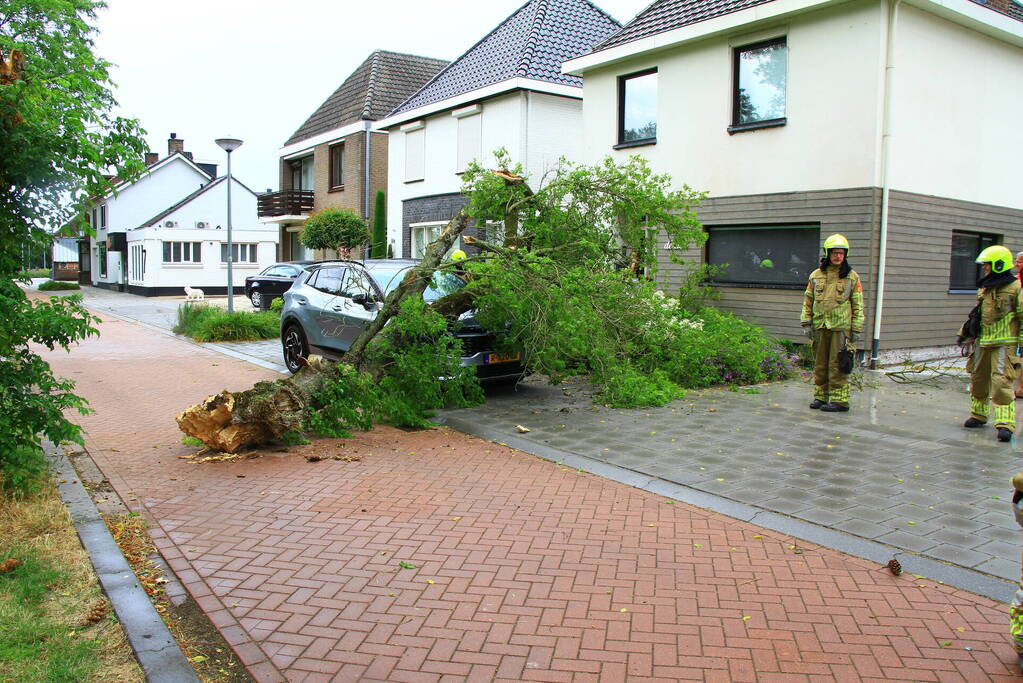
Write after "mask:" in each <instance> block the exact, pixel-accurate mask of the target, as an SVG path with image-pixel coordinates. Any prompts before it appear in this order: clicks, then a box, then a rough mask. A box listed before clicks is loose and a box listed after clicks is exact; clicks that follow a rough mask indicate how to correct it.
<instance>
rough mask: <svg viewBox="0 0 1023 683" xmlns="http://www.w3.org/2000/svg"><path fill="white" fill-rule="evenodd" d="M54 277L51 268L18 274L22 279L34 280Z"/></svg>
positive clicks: (30, 270) (35, 269)
mask: <svg viewBox="0 0 1023 683" xmlns="http://www.w3.org/2000/svg"><path fill="white" fill-rule="evenodd" d="M51 275H53V271H51V270H50V269H49V268H29V269H28V270H23V271H21V272H20V273H18V277H19V279H20V278H34V277H50V276H51Z"/></svg>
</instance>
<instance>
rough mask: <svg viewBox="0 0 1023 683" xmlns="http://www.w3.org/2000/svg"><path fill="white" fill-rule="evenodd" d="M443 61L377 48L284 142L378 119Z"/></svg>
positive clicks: (414, 88) (423, 81) (428, 76)
mask: <svg viewBox="0 0 1023 683" xmlns="http://www.w3.org/2000/svg"><path fill="white" fill-rule="evenodd" d="M447 63H448V62H447V60H445V59H433V58H431V57H419V56H417V55H406V54H401V53H398V52H388V51H386V50H377V51H376V52H374V53H373V54H371V55H370V56H369V57H367V58H366V61H364V62H363V63H362V64H360V65H359V68H357V69H356V70H355V71H353V72H352V74H351V75H350V76H349V77H348V78H346V79H345V82H344V83H342V84H341V85H340V86H339V87H338V89H337V90H335V91H334V94H333V95H331V96H330V97H328V98H327V100H326V101H325V102H324V103H323V104H321V105H320V106H319V108H318V109H317V110H316V111H314V112H313V115H312V116H310V117H309V118H308V119H307V120H306V122H305V123H303V124H302V125H301V126H299V128H298V130H296V131H295V132H294V134H293V135H292V136H291V137H290V138H288V141H287V142H285V143H284V144H285V145H290V144H292V143H294V142H301V141H302V140H305V139H307V138H311V137H313V136H314V135H319V134H320V133H326V132H327V131H330V130H334V129H336V128H340V127H341V126H345V125H348V124H349V123H354V122H356V121H361V120H365V121H376V120H377V119H381V118H383V117H384V116H386V115H387V114H388V113H389V112H390V111H391V110H392V109H394V108H395V107H396V106H398V105H399V104H401V103H402V102H404V101H405V99H406V98H407V97H408V96H409V95H411V94H412V93H414V92H415V91H416V90H417V89H418V88H419V87H420V86H421V85H423V83H426V82H427V81H428V80H430V78H432V77H433V76H434V75H435V74H436V73H437V72H438V71H440V70H441V69H442V68H443V67H444V65H445V64H447Z"/></svg>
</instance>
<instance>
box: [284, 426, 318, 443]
mask: <svg viewBox="0 0 1023 683" xmlns="http://www.w3.org/2000/svg"><path fill="white" fill-rule="evenodd" d="M280 441H281V442H282V443H283V444H284V445H285V446H307V445H309V444H311V443H312V441H310V440H309V439H307V438H305V437H304V436H302V434H301V432H297V431H295V430H289V431H287V432H284V433H283V434H281V438H280Z"/></svg>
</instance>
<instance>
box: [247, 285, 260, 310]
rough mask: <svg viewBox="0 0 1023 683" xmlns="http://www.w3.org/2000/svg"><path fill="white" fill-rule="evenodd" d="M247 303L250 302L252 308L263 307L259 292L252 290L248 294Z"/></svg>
mask: <svg viewBox="0 0 1023 683" xmlns="http://www.w3.org/2000/svg"><path fill="white" fill-rule="evenodd" d="M249 301H251V302H252V306H253V307H254V308H262V307H263V295H262V294H261V293H260V292H259V290H256V289H254V290H252V292H251V293H250V294H249Z"/></svg>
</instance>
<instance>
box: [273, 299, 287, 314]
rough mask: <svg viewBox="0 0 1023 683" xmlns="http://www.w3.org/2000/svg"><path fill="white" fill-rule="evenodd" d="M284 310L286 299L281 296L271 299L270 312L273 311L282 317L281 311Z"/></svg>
mask: <svg viewBox="0 0 1023 683" xmlns="http://www.w3.org/2000/svg"><path fill="white" fill-rule="evenodd" d="M283 311H284V299H281V298H280V297H277V298H276V299H271V301H270V312H271V313H273V314H274V315H276V316H277V317H280V315H281V313H282V312H283Z"/></svg>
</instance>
